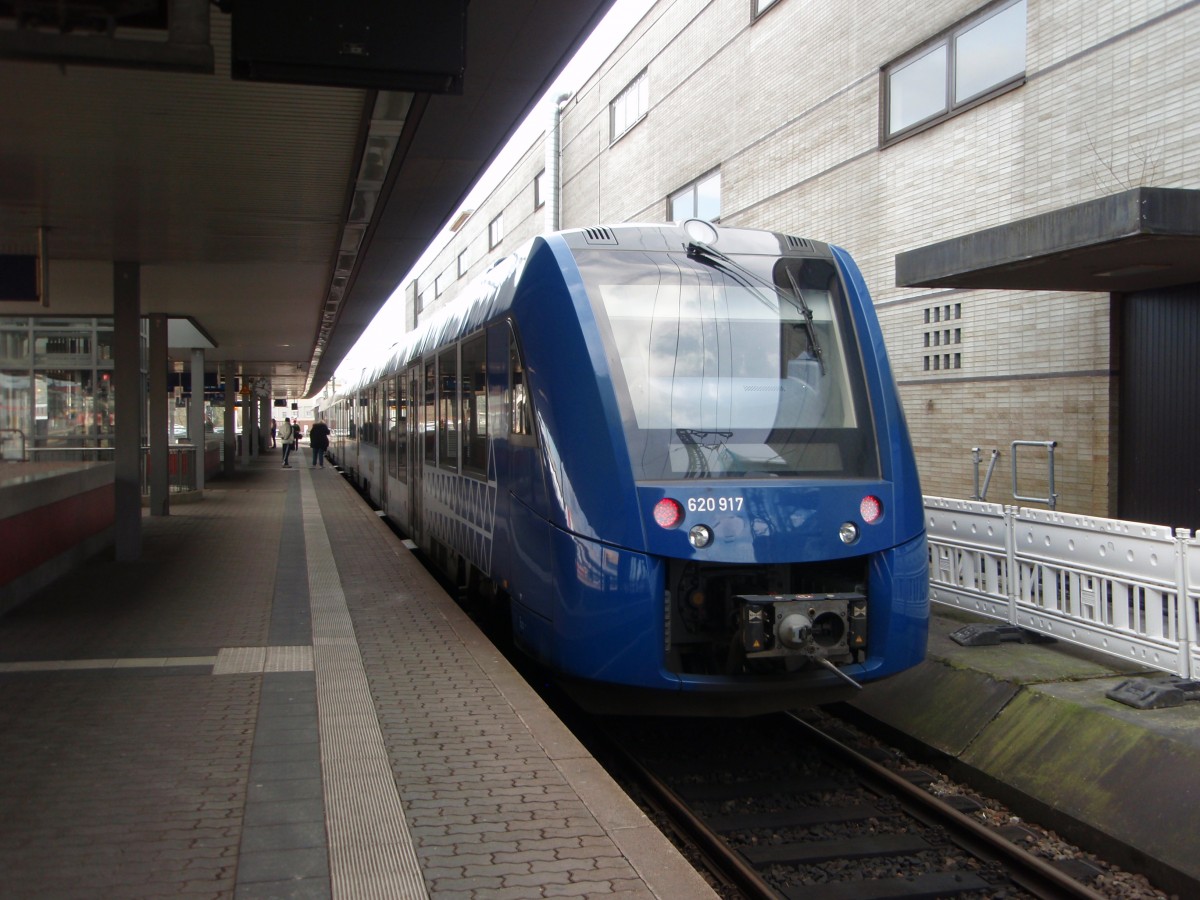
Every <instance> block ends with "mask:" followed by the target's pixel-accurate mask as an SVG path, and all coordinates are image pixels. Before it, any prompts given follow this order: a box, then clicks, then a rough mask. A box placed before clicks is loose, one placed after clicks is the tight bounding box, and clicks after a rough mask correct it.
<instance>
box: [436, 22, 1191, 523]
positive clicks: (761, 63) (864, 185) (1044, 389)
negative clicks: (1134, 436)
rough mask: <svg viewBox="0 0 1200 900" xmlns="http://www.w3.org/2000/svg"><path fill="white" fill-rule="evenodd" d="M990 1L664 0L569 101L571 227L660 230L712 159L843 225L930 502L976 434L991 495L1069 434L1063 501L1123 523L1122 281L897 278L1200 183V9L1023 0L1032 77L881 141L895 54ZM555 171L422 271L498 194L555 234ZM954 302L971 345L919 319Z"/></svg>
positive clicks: (743, 184)
mask: <svg viewBox="0 0 1200 900" xmlns="http://www.w3.org/2000/svg"><path fill="white" fill-rule="evenodd" d="M984 5H985V4H983V3H980V2H971V0H927V2H925V3H922V4H920V5H919V8H918V7H914V6H912V5H911V4H896V3H889V2H884V0H780V2H779V3H777V4H776V6H775V7H773V8H772V9H771V10H770V11H769V12H768V13H767V14H766V15H764V16H762V17H761V18H760V19H759V20H758V22H757V23H754V24H753V25H752V24H751V22H750V5H749V4H748V3H746V2H745V0H661V2H659V3H657V4H656V5H655V6H654V7H653V8H652V9H651V11H650V12H649V13H648V14H647V16H646V17H645V18H644V19H643V20H642V22H640V23H639V24H638V26H637V28H636V29H635V30H634V32H633V33H631V35H630V36H629V37H628V38H626V40H625V41H624V42H623V43H622V44H621V46H620V47H618V49H617V50H616V51H615V52H614V53H613V55H612V56H611V57H610V59H609V60H607V61H606V62H605V63H604V64H603V65H602V66H601V68H600V70H599V72H598V73H597V74H596V75H595V76H593V78H592V79H591V80H590V81H589V82H588V84H586V85H585V86H584V87H583V88H582V89H581V90H580V91H579V92H578V93H577V95H576V96H575V97H573V98H572V100H571V101H570V102H569V103H568V104H567V105H566V107H565V109H564V115H563V157H562V169H563V200H562V215H563V224H564V227H576V226H581V225H588V224H594V223H599V222H619V221H661V220H663V219H665V217H666V209H667V206H666V200H667V196H668V195H669V194H670V193H671V192H672V191H674V190H677V189H678V188H680V187H682V186H684V185H686V184H688V183H689V182H691V181H692V180H694V179H695V178H697V177H699V176H700V175H702V174H704V173H705V172H707V171H709V170H711V169H713V168H716V167H720V170H721V190H722V198H721V202H722V221H723V222H725V223H726V224H730V225H744V226H750V227H765V228H771V229H775V230H780V231H786V232H790V233H793V234H799V235H804V236H811V237H815V238H819V239H822V240H828V241H831V242H833V243H837V244H840V245H842V246H844V247H846V248H847V249H848V250H850V252H851V253H852V254H853V256H854V257H855V259H856V260H857V262H858V264H859V266H860V267H861V268H862V270H863V274H864V276H865V278H866V280H867V283H868V285H869V286H870V288H871V290H872V293H873V295H874V298H875V301H876V303H877V304H879V314H880V320H881V322H882V324H883V328H884V331H885V334H886V336H887V339H888V344H889V348H890V351H891V354H892V361H893V366H894V368H895V372H896V377H897V380H898V381H899V382H900V384H901V392H902V395H903V398H904V403H905V408H906V411H907V414H908V417H909V424H910V426H911V427H912V430H913V435H914V440H915V441H916V444H917V452H918V459H919V462H920V466H921V477H922V486H923V488H924V490H925V491H926V492H927V493H937V494H948V495H955V496H966V495H968V494H969V493H970V491H971V488H972V471H971V465H970V462H971V452H970V451H971V448H972V447H975V446H979V447H983V448H984V449H985V451H986V450H990V449H991V448H992V447H997V448H999V449H1000V450H1001V451H1002V453H1003V454H1004V456H1003V458H1002V463H1001V466H1000V468H999V469H998V471H997V475H996V478H995V479H994V483H993V486H992V489H991V492H990V493H989V497H990V498H991V499H1003V498H1004V496H1005V493H1006V491H1007V489H1008V488H1009V465H1010V464H1009V458H1008V454H1009V444H1010V442H1011V441H1013V440H1057V441H1058V442H1059V449H1058V451H1057V457H1056V470H1057V471H1056V474H1057V477H1058V485H1057V489H1058V492H1059V494H1060V495H1061V496H1060V503H1059V508H1060V509H1066V510H1071V511H1077V512H1083V513H1088V514H1092V515H1106V514H1111V513H1112V511H1113V509H1114V507H1113V502H1114V501H1113V499H1112V498H1113V497H1114V496H1115V485H1114V484H1113V477H1114V476H1113V475H1112V472H1114V471H1115V466H1114V465H1113V462H1112V460H1113V459H1114V458H1115V443H1114V441H1115V438H1114V437H1113V435H1114V434H1115V404H1114V401H1113V399H1112V397H1111V395H1112V394H1113V379H1112V377H1111V375H1110V374H1109V372H1110V370H1111V369H1112V368H1113V362H1112V360H1111V358H1110V349H1109V346H1110V333H1109V315H1110V312H1109V309H1110V301H1109V298H1108V296H1107V295H1086V294H1085V295H1080V294H1066V293H1042V292H1001V291H974V292H972V291H951V292H946V291H939V292H930V291H927V290H924V289H910V288H899V287H896V285H895V257H896V254H897V253H899V252H901V251H904V250H909V249H912V248H915V247H920V246H924V245H927V244H930V243H933V242H936V241H940V240H945V239H948V238H952V237H957V236H960V235H964V234H967V233H970V232H974V231H978V230H980V229H983V228H988V227H991V226H995V225H1001V224H1005V223H1009V222H1012V221H1014V220H1016V219H1021V218H1025V217H1028V216H1032V215H1036V214H1039V213H1043V212H1048V211H1051V210H1055V209H1059V208H1062V207H1064V206H1070V205H1073V204H1077V203H1081V202H1084V201H1086V200H1090V199H1093V198H1096V197H1102V196H1106V195H1108V194H1112V193H1116V192H1118V191H1122V190H1125V189H1128V188H1130V187H1135V186H1163V187H1187V188H1196V187H1200V152H1198V151H1197V150H1196V148H1197V147H1198V146H1200V8H1194V9H1184V7H1186V6H1187V2H1186V0H1175V2H1166V0H1028V22H1027V52H1026V83H1025V84H1023V85H1022V86H1020V87H1018V88H1017V89H1015V90H1012V91H1010V92H1008V93H1006V94H1003V95H1001V96H999V97H996V98H994V99H992V100H989V101H987V102H985V103H983V104H981V105H979V106H977V107H975V108H973V109H969V110H967V111H966V112H963V113H962V114H960V115H957V116H955V117H953V118H950V119H948V120H947V121H944V122H942V123H940V124H938V125H935V126H934V127H932V128H930V129H928V130H926V131H924V132H921V133H919V134H916V135H913V136H912V137H909V138H908V139H906V140H902V141H899V142H897V143H895V144H893V145H891V146H889V147H886V148H884V149H880V147H879V128H880V123H879V116H880V88H881V78H880V70H881V68H882V67H883V66H885V65H886V64H887V63H889V62H891V61H893V60H895V59H897V58H898V57H901V56H903V55H905V54H906V53H908V52H909V51H911V50H913V49H915V48H917V47H918V46H919V45H921V44H922V43H924V42H926V41H928V40H930V39H932V38H935V37H937V36H938V35H939V33H941V32H943V31H945V30H946V29H947V28H949V27H951V26H953V25H954V24H956V23H957V22H959V21H960V20H962V19H963V18H965V17H968V16H970V15H972V14H974V13H975V12H977V11H979V10H981V9H983V8H984ZM642 69H646V70H647V72H648V75H649V84H650V110H649V112H648V114H647V116H646V118H645V119H644V120H643V121H642V122H640V123H639V124H638V125H636V126H635V127H634V128H633V129H632V130H631V131H630V132H629V133H627V134H626V135H625V136H623V137H622V138H621V139H620V140H618V141H617V142H616V143H614V144H613V145H612V146H609V142H608V138H609V134H608V103H609V101H610V100H611V99H612V98H613V97H614V96H616V94H617V93H618V92H620V91H621V90H622V89H623V88H624V87H625V86H626V85H627V84H628V83H629V81H630V80H631V79H632V78H633V77H634V76H635V75H637V73H638V72H640V71H641V70H642ZM543 165H544V151H543V148H542V145H541V144H540V143H539V144H538V146H536V147H535V148H533V149H531V150H530V152H529V153H527V154H526V155H525V157H524V158H522V160H521V161H520V163H518V165H517V166H516V167H515V168H514V170H513V172H512V174H511V175H510V177H509V178H508V179H506V180H505V181H504V183H503V184H501V185H500V187H499V188H498V189H497V190H496V192H495V194H494V195H493V196H492V197H491V198H489V199H488V201H487V202H486V203H485V204H484V205H483V206H482V207H481V208H480V209H479V210H477V211H476V213H475V215H474V216H473V217H472V218H471V220H470V221H469V222H468V223H467V225H466V226H465V228H464V229H463V231H462V232H461V233H460V235H459V236H458V238H457V239H456V241H455V242H453V243H452V244H451V246H450V247H449V248H447V250H446V251H445V253H444V254H443V255H442V257H443V258H439V260H437V261H436V262H435V263H434V264H433V265H432V266H431V267H430V274H429V275H428V276H423V277H422V282H424V281H426V280H428V282H429V283H430V284H432V281H433V277H434V275H435V274H436V273H437V272H439V271H442V270H443V269H444V268H446V267H451V268H453V266H454V265H455V261H456V259H457V255H458V252H459V251H460V250H461V249H462V248H463V247H471V248H475V247H481V248H482V249H481V251H480V253H479V254H477V255H476V254H475V253H474V249H472V254H471V255H472V257H473V258H476V260H477V261H476V263H475V264H474V265H473V266H472V272H471V274H472V275H473V274H475V273H476V272H477V271H479V270H481V269H482V268H483V267H484V266H485V264H486V258H487V257H489V256H491V255H494V254H487V253H485V252H482V251H483V250H485V249H486V228H487V223H488V221H490V220H491V218H493V217H494V216H495V215H496V213H497V212H498V211H499V210H501V209H503V210H504V215H505V223H506V225H507V230H508V236H507V237H506V239H505V241H504V244H503V245H502V247H501V248H499V250H500V251H503V252H509V251H511V250H513V249H515V248H516V247H517V246H518V245H519V244H520V243H522V242H523V241H525V240H527V239H528V238H529V237H531V236H533V235H534V234H536V233H537V232H538V231H540V230H541V229H542V227H543V216H542V214H541V211H538V213H537V214H534V212H533V210H532V203H533V201H532V197H533V194H532V183H533V177H534V175H535V174H536V173H537V172H538V171H539V170H540V169H541V168H542V166H543ZM480 232H483V233H484V237H483V238H482V240H481V239H480V238H479V234H480ZM459 283H462V282H459ZM452 295H453V290H451V291H449V292H447V293H446V294H445V295H444V296H443V298H442V300H443V301H444V300H448V299H449V298H451V297H452ZM947 303H950V304H961V308H962V318H961V320H958V321H955V322H953V323H950V327H951V328H956V327H957V328H961V329H962V331H961V341H960V343H958V344H954V345H952V346H951V347H949V348H945V347H940V346H939V347H937V348H928V349H927V348H925V347H924V343H923V341H924V334H925V333H926V332H927V331H932V330H933V328H934V326H933V325H928V326H927V325H925V324H924V321H923V311H924V310H925V309H926V308H932V307H933V306H939V305H945V304H947ZM945 327H946V325H945V324H943V325H942V329H943V330H944V329H945ZM934 350H938V351H939V352H942V353H944V352H950V353H952V354H953V353H956V352H957V353H961V368H958V369H953V368H952V369H951V370H950V371H936V372H932V371H931V372H926V371H925V370H924V368H923V360H924V357H925V356H926V355H929V354H931V353H932V352H933V351H934ZM1035 468H1036V467H1035ZM1038 474H1039V473H1038V472H1035V471H1033V469H1032V468H1031V470H1030V472H1029V477H1030V478H1031V479H1034V478H1036V477H1037V475H1038ZM1025 478H1026V474H1025V472H1024V470H1023V471H1022V482H1021V486H1022V490H1023V492H1026V493H1028V492H1031V487H1028V486H1027V485H1026V481H1025ZM1030 484H1031V485H1035V484H1036V482H1033V481H1031V483H1030ZM1033 490H1034V491H1036V487H1033Z"/></svg>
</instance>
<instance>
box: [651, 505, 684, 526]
mask: <svg viewBox="0 0 1200 900" xmlns="http://www.w3.org/2000/svg"><path fill="white" fill-rule="evenodd" d="M654 521H655V522H657V523H658V524H659V525H660V526H661V527H662V528H678V527H679V523H680V522H682V521H683V507H682V506H680V505H679V501H678V500H672V499H671V498H670V497H663V498H662V499H661V500H659V501H658V502H657V503H655V504H654Z"/></svg>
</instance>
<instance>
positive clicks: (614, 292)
mask: <svg viewBox="0 0 1200 900" xmlns="http://www.w3.org/2000/svg"><path fill="white" fill-rule="evenodd" d="M620 257H621V261H620V264H619V265H618V266H616V267H613V266H610V265H609V260H608V259H606V260H605V261H604V265H603V266H602V267H601V266H597V268H596V271H594V272H587V267H586V266H584V270H585V272H586V274H587V275H590V276H591V277H590V278H588V280H589V282H590V290H591V292H592V295H593V297H595V298H597V299H599V300H600V304H599V305H600V306H601V309H600V310H598V313H600V314H601V315H602V317H603V320H604V321H606V323H607V326H608V328H607V333H608V339H609V340H610V341H611V345H610V353H609V359H610V361H612V362H614V363H619V366H616V367H615V368H618V372H617V373H616V374H617V375H618V376H619V377H618V378H616V379H615V382H616V387H617V388H618V391H620V388H621V387H622V385H623V386H624V397H623V398H622V399H623V401H624V402H623V404H622V407H623V410H624V411H625V415H626V432H627V435H626V436H627V438H628V440H629V442H630V450H631V453H633V454H634V455H635V456H636V457H637V458H638V459H639V460H640V461H641V464H642V467H643V469H644V470H645V471H646V472H648V473H649V472H655V471H659V472H661V473H662V475H663V477H699V476H706V475H711V474H720V473H727V474H734V473H741V474H746V473H748V472H750V471H751V470H753V471H756V472H766V473H771V474H795V473H796V472H798V471H805V472H831V471H840V470H841V469H842V468H843V467H844V461H843V459H842V451H841V449H840V448H839V447H838V446H836V445H835V444H833V443H830V442H829V441H828V440H818V439H817V438H816V437H815V436H816V435H817V434H821V433H825V432H828V431H830V430H833V429H838V430H853V429H855V423H856V421H857V416H856V411H855V404H854V400H853V397H854V393H853V390H852V385H851V378H850V373H849V372H848V370H847V367H846V364H845V358H846V357H845V353H844V351H843V339H844V337H845V335H844V334H843V331H844V329H843V327H842V325H841V323H840V322H839V320H838V313H837V306H838V303H839V302H840V301H838V300H835V298H834V296H833V295H832V294H831V293H830V291H829V290H828V288H829V287H831V286H832V287H833V288H834V289H835V290H836V289H838V286H839V285H838V283H837V279H836V275H833V273H834V271H835V270H834V269H833V266H832V264H831V263H829V262H827V261H821V260H807V261H806V260H800V259H796V260H793V261H789V262H788V266H789V267H796V268H799V267H802V266H805V265H808V266H810V267H811V271H808V272H803V271H802V272H800V274H799V277H797V278H796V281H797V283H798V284H803V285H805V287H804V289H803V297H804V301H805V303H806V304H807V306H808V308H809V309H810V310H811V312H812V315H813V327H812V329H811V330H810V329H808V328H807V327H806V323H805V321H804V315H803V312H802V309H803V307H802V306H801V304H799V303H797V302H796V301H795V299H794V297H793V294H792V288H791V286H790V280H789V279H787V273H786V272H783V270H782V269H781V270H780V275H781V277H783V278H784V279H785V280H787V281H788V282H789V283H788V286H787V287H781V288H779V289H778V290H777V289H776V288H775V287H773V286H772V284H773V282H772V281H771V280H769V274H763V275H762V277H763V278H764V279H766V280H764V282H763V283H762V284H761V285H760V284H759V283H758V282H757V281H756V280H754V279H748V278H746V277H745V276H744V275H741V274H738V273H736V272H735V273H734V274H732V275H729V274H727V273H726V272H725V271H724V269H721V268H714V267H712V266H708V265H704V264H701V263H697V262H695V261H691V260H687V259H686V258H683V257H680V256H677V255H673V254H672V255H668V254H653V255H651V254H635V253H630V254H620ZM775 262H776V259H774V258H770V257H763V258H751V259H750V260H749V261H747V260H746V259H742V260H740V264H742V265H750V266H753V267H754V268H756V269H757V270H758V271H759V273H770V271H771V268H770V267H771V266H772V264H774V263H775ZM831 276H832V282H831ZM810 285H814V286H811V287H810ZM815 285H820V287H817V286H815ZM780 291H782V293H780ZM812 338H815V339H816V341H817V343H818V345H819V346H820V348H821V350H822V360H818V358H817V356H816V355H815V353H814V348H813V341H812ZM614 356H615V359H614ZM822 361H823V365H822ZM822 369H824V371H822Z"/></svg>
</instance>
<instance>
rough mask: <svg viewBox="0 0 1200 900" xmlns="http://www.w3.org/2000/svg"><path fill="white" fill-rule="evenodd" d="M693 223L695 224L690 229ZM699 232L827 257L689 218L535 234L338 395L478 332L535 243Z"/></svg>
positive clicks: (607, 243)
mask: <svg viewBox="0 0 1200 900" xmlns="http://www.w3.org/2000/svg"><path fill="white" fill-rule="evenodd" d="M693 223H699V225H698V226H695V227H693ZM704 228H707V229H709V233H708V237H709V240H708V243H711V244H712V245H714V246H716V247H718V248H719V249H720V251H721V252H722V253H733V254H738V255H763V256H768V255H769V256H808V257H811V256H823V257H828V256H829V255H830V250H829V245H827V244H825V243H823V242H821V241H815V240H811V239H808V238H800V237H793V236H791V235H786V234H782V233H779V232H774V231H764V230H759V229H751V228H728V227H722V226H718V225H712V224H710V223H707V222H704V221H703V220H699V219H689V220H688V221H687V222H684V223H680V224H674V223H662V222H648V223H638V222H627V223H624V224H621V225H595V226H590V227H586V228H572V229H568V230H565V231H560V232H555V233H553V234H550V235H539V236H538V237H535V238H532V239H531V240H529V241H527V242H526V243H525V244H523V245H522V246H521V247H520V248H519V249H518V250H516V251H515V252H514V253H511V254H510V255H508V256H505V257H502V258H501V259H499V260H497V261H496V262H495V263H493V264H492V266H491V268H489V269H488V270H487V271H486V272H484V273H483V274H482V275H480V276H478V277H477V278H475V279H474V280H473V281H472V282H471V283H470V284H469V285H468V286H467V287H466V288H465V289H464V290H463V292H462V293H461V294H460V295H459V296H458V297H456V298H455V299H454V300H453V301H451V302H450V303H448V304H446V305H445V306H443V307H441V308H440V309H438V310H435V311H434V312H433V313H431V314H430V316H429V318H428V319H426V320H425V321H424V322H422V323H421V324H419V325H418V326H417V327H416V328H415V329H413V330H412V331H410V332H408V333H407V334H405V335H404V336H403V337H401V338H400V340H398V341H397V342H396V343H395V344H394V345H392V347H391V349H390V350H389V351H388V352H387V354H386V355H384V356H383V357H381V358H380V360H379V362H378V363H377V364H376V365H375V366H372V367H369V368H366V369H364V370H363V372H362V374H361V375H360V377H359V378H358V379H357V380H356V381H354V382H353V383H351V384H349V385H346V386H345V388H344V390H342V391H339V392H338V394H339V395H344V394H349V393H354V392H355V391H358V390H360V389H361V388H363V387H365V386H366V385H369V384H373V383H374V382H376V381H378V380H379V378H381V377H382V376H383V375H385V374H386V373H389V372H396V371H399V370H400V369H402V368H404V367H405V366H406V365H407V364H408V363H410V362H412V361H413V360H416V359H419V358H420V357H422V356H424V355H425V354H426V353H427V352H429V351H430V350H433V349H435V348H437V347H440V346H442V345H443V344H445V343H447V342H448V341H450V340H451V339H453V338H455V337H458V336H462V335H466V334H470V333H471V332H472V331H475V330H476V329H478V328H481V327H482V326H483V324H484V323H485V322H488V321H489V320H491V319H492V318H493V317H495V316H496V315H498V314H500V313H502V312H504V311H505V310H506V309H508V307H509V306H510V305H511V303H512V297H513V292H514V290H515V289H516V285H517V282H518V281H520V278H521V273H522V272H523V271H524V268H525V262H526V260H527V259H528V258H529V256H530V254H531V253H532V251H533V248H534V246H535V245H536V244H537V242H538V241H546V240H547V239H549V238H558V239H561V240H562V241H563V243H564V244H565V245H566V246H567V247H568V248H570V249H571V250H586V249H608V250H628V251H641V252H667V251H672V250H674V251H679V250H683V249H685V248H686V247H687V246H688V244H689V243H691V242H693V241H694V240H697V239H699V238H698V237H697V234H698V233H700V232H701V231H702V230H703V229H704Z"/></svg>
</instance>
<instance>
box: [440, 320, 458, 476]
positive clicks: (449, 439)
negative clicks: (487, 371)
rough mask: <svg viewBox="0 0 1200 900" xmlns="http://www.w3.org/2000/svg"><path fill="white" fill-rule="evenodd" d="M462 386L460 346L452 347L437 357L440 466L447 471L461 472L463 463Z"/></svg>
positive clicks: (443, 349) (452, 345)
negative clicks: (451, 372)
mask: <svg viewBox="0 0 1200 900" xmlns="http://www.w3.org/2000/svg"><path fill="white" fill-rule="evenodd" d="M448 364H452V365H453V366H454V371H453V374H452V376H451V377H452V382H451V385H450V389H449V390H447V389H446V388H447V384H446V378H447V374H448V373H447V372H446V368H447V365H448ZM461 387H462V360H460V359H459V356H458V344H451V345H450V346H449V347H443V348H442V349H441V350H439V351H438V354H437V401H436V408H437V417H438V418H437V422H438V427H437V467H438V468H439V469H443V470H445V471H447V472H457V471H459V467H460V466H461V464H462V399H461ZM447 404H449V406H447ZM452 426H453V427H452Z"/></svg>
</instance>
